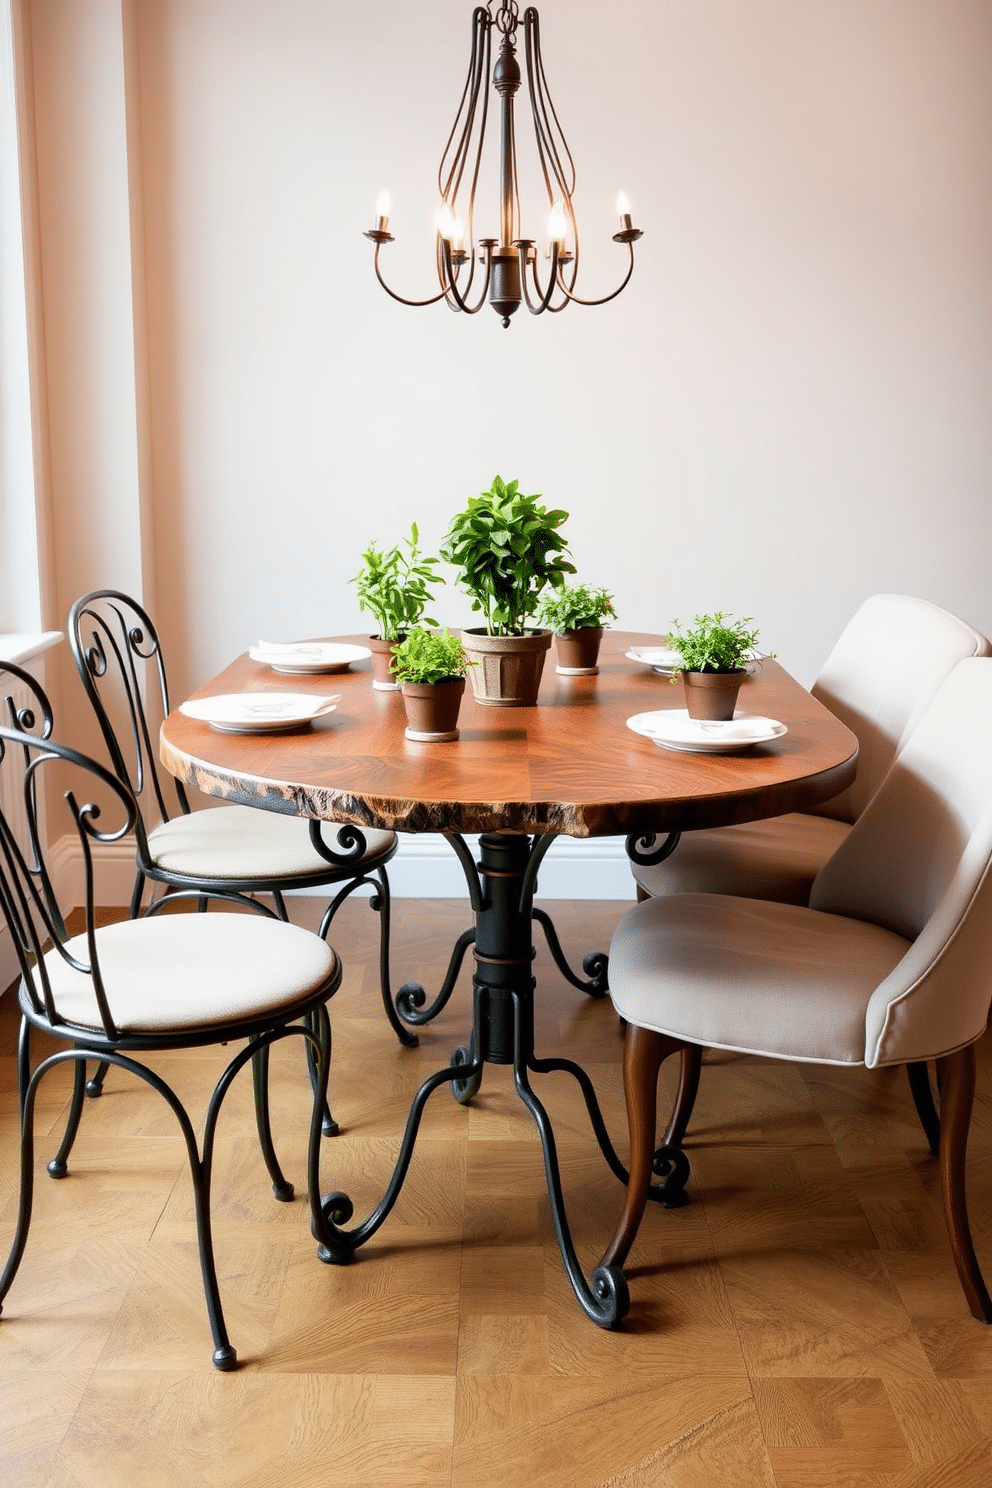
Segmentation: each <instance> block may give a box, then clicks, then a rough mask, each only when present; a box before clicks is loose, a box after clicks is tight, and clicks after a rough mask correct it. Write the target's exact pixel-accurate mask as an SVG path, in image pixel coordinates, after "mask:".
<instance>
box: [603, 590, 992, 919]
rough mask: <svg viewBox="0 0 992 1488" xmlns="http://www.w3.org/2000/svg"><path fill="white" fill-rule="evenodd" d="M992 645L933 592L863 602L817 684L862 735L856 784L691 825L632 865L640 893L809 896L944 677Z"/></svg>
mask: <svg viewBox="0 0 992 1488" xmlns="http://www.w3.org/2000/svg"><path fill="white" fill-rule="evenodd" d="M990 651H992V646H990V643H989V641H988V640H986V638H985V636H983V635H981V634H980V633H979V632H978V631H977V630H975V629H974V628H973V627H972V626H970V625H968V624H967V623H966V622H965V621H963V620H959V619H958V618H957V616H956V615H951V614H949V613H948V611H947V610H942V609H940V608H939V606H937V605H933V604H930V603H929V602H928V601H927V600H923V599H915V598H913V597H912V596H910V595H904V594H875V595H873V596H872V597H871V598H870V599H867V600H865V602H864V604H862V605H861V607H860V608H859V609H858V611H857V613H856V614H855V615H854V616H853V617H852V618H851V620H850V621H849V622H848V624H847V626H846V627H845V629H844V631H843V633H842V634H841V636H840V637H839V639H838V641H837V643H836V645H835V646H834V648H833V650H832V651H831V653H830V655H829V657H828V658H827V660H826V662H825V663H824V665H823V669H822V671H821V672H820V675H819V677H818V678H817V680H816V682H815V683H814V684H813V687H812V689H811V690H812V692H813V695H814V697H816V698H818V699H819V700H820V702H821V703H824V704H825V705H826V707H828V708H829V709H830V711H831V712H832V713H834V714H835V715H836V716H837V717H838V718H839V719H840V720H841V722H842V723H845V724H847V726H848V728H849V729H850V730H851V731H852V733H854V734H855V735H856V737H857V739H858V774H857V778H856V780H855V781H854V783H853V784H852V785H850V786H849V787H848V788H847V790H845V791H843V792H842V793H841V794H840V795H839V796H836V797H835V798H834V799H833V800H832V801H829V802H827V803H826V805H824V806H822V807H820V808H819V810H818V811H817V812H815V813H814V812H811V813H803V812H794V813H790V815H788V816H782V817H778V818H777V819H775V820H773V821H767V822H754V823H751V824H748V825H746V826H731V827H717V828H713V829H708V830H705V831H701V832H686V833H684V834H683V837H682V839H681V841H680V842H679V845H678V847H677V848H676V850H675V852H674V853H672V855H671V857H669V858H666V859H665V861H664V862H662V863H658V864H655V865H654V866H653V867H649V866H640V865H637V864H633V865H632V867H633V873H634V878H635V879H636V881H637V884H638V888H639V896H640V897H643V896H645V895H659V894H681V893H714V894H741V895H744V896H745V897H747V898H751V899H774V900H778V901H780V902H782V903H786V904H807V903H808V902H809V893H810V889H811V888H812V884H813V880H814V878H815V877H816V875H817V873H818V872H819V870H820V869H821V868H822V867H823V865H824V863H825V862H826V861H827V859H828V858H829V857H830V856H831V855H832V854H833V853H834V852H835V851H836V849H837V847H838V846H839V845H840V842H841V840H842V839H843V838H844V837H845V836H846V835H847V832H848V830H849V829H850V826H851V823H852V822H854V821H856V820H857V818H858V816H859V815H860V814H861V812H862V811H863V810H864V808H865V806H866V805H867V803H868V801H869V800H870V799H871V797H872V796H873V795H874V794H875V791H876V790H877V789H878V787H879V785H880V784H881V783H882V779H883V778H884V776H885V772H886V771H887V770H888V768H889V766H890V764H891V763H892V760H893V759H894V757H895V754H896V750H897V749H898V747H899V745H900V743H901V742H902V741H903V740H905V739H906V738H907V737H908V736H909V734H910V733H911V732H912V730H913V727H914V725H915V723H916V721H917V719H918V718H919V717H920V716H921V715H922V713H923V712H924V710H925V709H926V707H927V705H928V703H929V702H930V700H931V699H932V697H933V695H934V693H935V692H936V691H937V689H938V687H939V686H940V685H941V683H942V682H943V681H944V678H945V677H947V676H948V674H949V673H950V672H951V671H952V670H953V668H954V667H955V666H956V665H957V663H958V662H959V661H962V660H963V659H964V658H966V657H968V656H988V655H989V654H990Z"/></svg>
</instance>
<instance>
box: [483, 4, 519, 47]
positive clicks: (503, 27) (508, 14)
mask: <svg viewBox="0 0 992 1488" xmlns="http://www.w3.org/2000/svg"><path fill="white" fill-rule="evenodd" d="M493 3H494V0H487V5H486V9H487V10H488V11H489V19H490V21H491V22H492V23H493V24H494V25H495V26H496V29H497V30H498V31H500V32H501V33H502V35H503V36H506V37H509V38H510V39H511V40H512V38H513V36H514V35H515V34H516V30H517V26H518V25H519V24H520V11H519V8H518V6H517V0H503V3H502V5H501V6H500V8H499V11H498V13H497V14H496V15H495V16H494V15H493Z"/></svg>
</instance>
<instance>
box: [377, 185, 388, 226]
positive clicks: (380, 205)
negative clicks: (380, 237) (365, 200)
mask: <svg viewBox="0 0 992 1488" xmlns="http://www.w3.org/2000/svg"><path fill="white" fill-rule="evenodd" d="M375 230H376V232H388V231H389V192H388V191H385V190H383V191H380V192H379V195H378V197H377V198H376V203H375Z"/></svg>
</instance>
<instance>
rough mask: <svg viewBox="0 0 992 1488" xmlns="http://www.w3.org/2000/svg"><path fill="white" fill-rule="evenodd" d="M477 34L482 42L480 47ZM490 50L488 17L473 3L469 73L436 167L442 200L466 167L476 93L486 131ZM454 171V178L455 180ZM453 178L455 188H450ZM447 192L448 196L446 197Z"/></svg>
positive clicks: (458, 183)
mask: <svg viewBox="0 0 992 1488" xmlns="http://www.w3.org/2000/svg"><path fill="white" fill-rule="evenodd" d="M480 37H481V38H482V40H483V43H484V44H483V45H482V46H481V47H480V45H479V41H480ZM488 53H489V17H488V15H487V13H486V11H485V10H483V9H482V7H481V6H476V8H475V10H474V11H473V12H472V55H471V57H470V58H469V64H468V75H467V77H466V79H465V87H464V88H463V89H462V96H461V99H460V100H459V104H458V111H457V113H456V114H455V122H454V123H453V124H452V126H451V133H450V134H449V135H448V139H447V142H446V144H445V146H444V149H443V150H442V152H441V163H440V165H439V166H438V170H437V186H438V191H439V192H440V194H441V198H442V200H444V201H453V200H454V197H455V196H457V194H458V188H459V186H460V185H461V178H462V172H463V171H464V168H465V164H464V162H465V159H466V158H467V157H468V151H469V144H470V142H471V138H472V127H473V124H474V122H475V111H476V108H477V107H478V102H479V94H480V93H482V94H483V100H484V106H483V129H482V132H483V134H484V133H485V104H486V103H487V102H488V96H487V93H486V90H485V89H484V87H483V78H484V77H485V76H488V71H489V68H488V61H489V57H488ZM463 114H465V115H466V119H465V123H464V124H463V125H462V129H461V133H460V134H458V126H459V124H460V123H461V119H462V115H463ZM456 135H458V143H457V144H456V145H455V151H454V157H453V159H452V163H451V167H450V169H449V171H448V177H447V180H445V179H444V167H445V163H446V162H447V160H448V157H449V154H450V153H451V147H452V144H453V142H454V140H455V136H456ZM456 174H457V180H455V177H456ZM453 181H454V183H455V184H454V191H452V190H451V186H452V182H453ZM449 193H450V196H449Z"/></svg>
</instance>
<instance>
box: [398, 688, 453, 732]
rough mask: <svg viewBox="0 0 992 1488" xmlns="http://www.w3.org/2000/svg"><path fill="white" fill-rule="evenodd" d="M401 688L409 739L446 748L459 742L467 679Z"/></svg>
mask: <svg viewBox="0 0 992 1488" xmlns="http://www.w3.org/2000/svg"><path fill="white" fill-rule="evenodd" d="M401 687H402V692H403V703H404V706H405V708H406V724H407V726H406V736H407V738H408V739H414V740H416V741H417V742H418V743H420V744H443V743H445V742H446V741H447V740H449V739H457V738H458V709H459V707H460V706H461V701H462V694H463V693H464V691H465V678H464V677H445V678H444V679H443V681H441V682H404V683H402V684H401Z"/></svg>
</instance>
